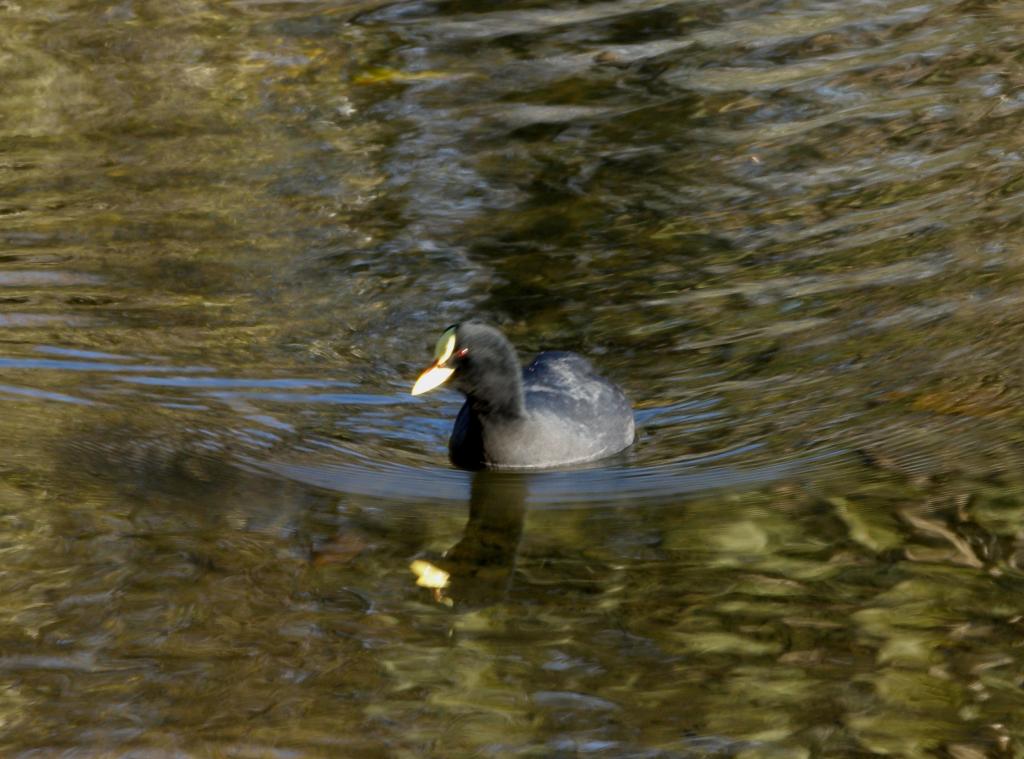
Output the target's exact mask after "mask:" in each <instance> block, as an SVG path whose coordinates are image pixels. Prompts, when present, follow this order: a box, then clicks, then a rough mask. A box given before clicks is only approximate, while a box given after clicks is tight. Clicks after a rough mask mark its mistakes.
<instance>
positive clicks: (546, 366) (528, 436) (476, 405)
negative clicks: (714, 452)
mask: <svg viewBox="0 0 1024 759" xmlns="http://www.w3.org/2000/svg"><path fill="white" fill-rule="evenodd" d="M449 380H450V381H451V383H452V384H453V385H454V386H455V388H456V389H458V390H459V391H461V392H462V393H463V394H464V395H465V396H466V402H465V404H464V405H463V406H462V409H461V410H460V411H459V415H458V417H456V419H455V427H454V429H453V430H452V435H451V438H450V440H449V441H448V450H449V453H450V455H451V459H452V463H453V464H455V465H456V466H459V467H463V468H465V469H481V468H494V469H504V468H516V469H519V468H522V469H537V468H542V467H555V466H565V465H567V464H579V463H582V462H586V461H593V460H595V459H600V458H603V457H605V456H611V455H612V454H614V453H618V452H619V451H621V450H623V449H624V448H627V447H629V446H630V445H631V444H632V443H633V439H634V437H635V430H634V422H633V409H632V407H631V406H630V403H629V400H628V399H627V398H626V395H625V393H623V392H622V390H621V389H620V388H619V387H618V386H616V385H614V384H613V383H611V382H609V381H608V380H606V379H605V378H604V377H602V376H601V375H599V374H598V373H597V372H596V371H595V369H594V367H593V366H591V364H590V362H589V361H587V359H585V358H583V356H580V355H578V354H576V353H568V352H565V351H545V352H544V353H541V354H540V355H538V356H537V357H536V358H535V359H534V360H533V362H532V363H531V364H530V365H529V366H527V367H526V368H525V369H521V368H520V366H519V360H518V358H517V357H516V352H515V349H514V348H513V347H512V344H511V343H510V342H509V341H508V339H507V338H506V337H505V336H504V335H503V334H502V333H501V332H499V331H498V330H497V329H495V328H494V327H492V326H490V325H488V324H484V323H482V322H478V321H466V322H462V323H461V324H455V325H452V326H451V327H448V329H446V330H445V331H444V333H443V334H442V335H441V337H440V339H439V340H438V341H437V347H436V349H435V351H434V363H433V364H432V365H431V366H430V367H429V368H428V369H427V370H426V371H424V372H423V373H422V374H421V375H420V377H419V379H417V380H416V384H415V385H414V386H413V388H412V394H413V395H419V394H420V393H425V392H427V391H428V390H433V389H434V388H436V387H438V386H440V385H442V384H444V383H445V382H447V381H449Z"/></svg>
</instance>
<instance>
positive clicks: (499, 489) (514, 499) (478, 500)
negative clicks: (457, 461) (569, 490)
mask: <svg viewBox="0 0 1024 759" xmlns="http://www.w3.org/2000/svg"><path fill="white" fill-rule="evenodd" d="M525 515H526V476H525V475H522V474H515V473H511V472H507V473H502V472H489V471H482V472H476V473H475V474H474V475H473V487H472V492H471V494H470V498H469V521H468V522H467V523H466V529H465V531H464V532H463V534H462V539H461V540H459V542H458V543H456V544H455V545H454V546H452V547H451V548H449V549H448V551H446V552H445V555H444V557H443V558H441V559H438V560H436V561H427V560H425V559H418V560H417V561H414V562H413V563H412V566H411V569H412V571H413V572H414V573H415V574H416V575H417V584H418V585H422V586H424V587H428V588H432V589H434V597H435V598H436V599H437V600H439V601H442V602H444V603H447V604H448V605H451V604H452V603H453V602H454V601H458V602H459V603H460V604H462V603H469V604H474V605H476V604H486V603H490V602H493V601H495V600H497V599H498V598H500V597H501V596H502V595H504V593H505V592H506V590H507V589H508V586H509V583H510V582H511V579H512V572H513V570H514V569H515V562H516V549H517V548H518V546H519V538H520V536H521V535H522V532H523V519H524V517H525Z"/></svg>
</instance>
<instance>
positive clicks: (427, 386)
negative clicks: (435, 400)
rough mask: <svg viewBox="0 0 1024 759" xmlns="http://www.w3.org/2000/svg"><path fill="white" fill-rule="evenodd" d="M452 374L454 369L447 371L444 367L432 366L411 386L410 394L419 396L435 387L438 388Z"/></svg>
mask: <svg viewBox="0 0 1024 759" xmlns="http://www.w3.org/2000/svg"><path fill="white" fill-rule="evenodd" d="M454 373H455V370H454V369H449V368H448V367H445V366H432V367H430V368H429V369H427V371H425V372H423V374H421V375H420V378H419V379H418V380H416V384H415V385H413V386H412V394H413V395H420V394H422V393H425V392H427V391H428V390H433V389H434V388H435V387H440V386H441V385H443V384H444V383H445V382H447V380H448V378H449V377H451V376H452V374H454Z"/></svg>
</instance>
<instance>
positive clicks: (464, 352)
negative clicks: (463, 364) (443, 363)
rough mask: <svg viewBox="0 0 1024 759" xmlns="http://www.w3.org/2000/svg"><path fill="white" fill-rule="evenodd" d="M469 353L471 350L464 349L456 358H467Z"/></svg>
mask: <svg viewBox="0 0 1024 759" xmlns="http://www.w3.org/2000/svg"><path fill="white" fill-rule="evenodd" d="M468 353H469V348H462V349H461V350H460V351H459V352H458V353H456V354H455V357H456V358H465V357H466V354H468Z"/></svg>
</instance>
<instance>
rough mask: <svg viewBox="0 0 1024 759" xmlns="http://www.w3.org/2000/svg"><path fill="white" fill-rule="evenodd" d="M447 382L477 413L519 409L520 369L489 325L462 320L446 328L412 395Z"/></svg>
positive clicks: (510, 349) (505, 341)
mask: <svg viewBox="0 0 1024 759" xmlns="http://www.w3.org/2000/svg"><path fill="white" fill-rule="evenodd" d="M449 381H450V382H451V384H452V385H454V387H455V388H456V389H457V390H459V391H461V392H462V393H464V394H465V395H466V396H467V397H468V398H469V399H470V402H471V403H473V405H474V407H475V408H476V410H477V411H478V412H481V413H490V412H504V413H511V414H519V413H521V411H522V369H521V368H520V366H519V360H518V358H517V357H516V352H515V349H514V348H513V347H512V344H511V343H510V342H509V341H508V339H507V338H506V337H505V336H504V335H503V334H501V332H500V331H499V330H497V329H496V328H494V327H492V326H490V325H489V324H484V323H483V322H478V321H466V322H462V323H460V324H453V325H452V326H450V327H448V329H446V330H445V331H444V332H443V333H442V334H441V337H440V338H439V339H438V341H437V345H436V347H435V348H434V363H433V364H432V365H431V366H430V367H429V368H427V370H426V371H424V372H423V373H422V374H421V375H420V376H419V379H417V380H416V384H415V385H413V388H412V394H413V395H420V394H421V393H425V392H427V391H429V390H433V389H434V388H436V387H439V386H440V385H443V384H444V383H446V382H449Z"/></svg>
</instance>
